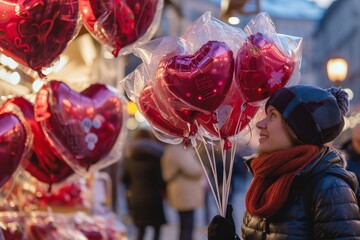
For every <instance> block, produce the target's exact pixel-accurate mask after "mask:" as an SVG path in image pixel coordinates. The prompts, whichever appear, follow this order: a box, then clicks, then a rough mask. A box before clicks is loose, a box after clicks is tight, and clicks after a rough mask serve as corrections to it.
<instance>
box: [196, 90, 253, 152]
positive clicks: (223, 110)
mask: <svg viewBox="0 0 360 240" xmlns="http://www.w3.org/2000/svg"><path fill="white" fill-rule="evenodd" d="M244 103H245V101H244V100H243V99H242V97H241V94H240V92H239V89H238V88H236V87H235V86H234V87H233V85H232V87H231V88H230V91H229V95H228V96H227V98H226V99H225V101H224V102H223V104H221V106H220V107H219V108H218V109H217V110H216V115H217V119H218V123H217V124H213V122H212V120H211V118H212V116H211V115H207V114H202V115H201V116H200V117H199V118H198V119H197V120H198V122H199V123H200V125H201V126H202V127H204V128H205V129H206V130H207V131H208V132H209V133H211V134H212V135H214V136H215V137H218V136H220V137H221V138H222V139H224V140H225V145H224V148H225V150H227V149H228V148H230V147H231V143H230V142H229V141H228V138H229V137H231V136H234V135H236V134H238V133H240V132H241V131H242V130H243V129H244V128H245V127H246V126H248V124H249V122H250V121H251V120H252V119H253V118H254V116H255V114H256V113H257V111H258V109H259V107H257V106H252V105H243V104H244Z"/></svg>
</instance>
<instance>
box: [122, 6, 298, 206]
mask: <svg viewBox="0 0 360 240" xmlns="http://www.w3.org/2000/svg"><path fill="white" fill-rule="evenodd" d="M300 44H301V38H298V37H294V36H287V35H281V34H277V33H276V31H275V29H274V25H273V23H272V21H271V19H270V18H269V16H268V15H267V14H265V13H262V14H259V15H258V16H257V17H256V18H255V19H254V20H253V21H251V22H250V24H248V26H246V28H245V31H243V30H242V29H239V28H235V27H231V26H229V25H227V24H225V23H223V22H221V21H219V20H217V19H215V18H213V17H211V15H210V13H209V12H207V13H205V14H204V15H203V16H201V17H200V18H199V19H198V20H196V21H195V22H194V23H193V24H192V25H191V26H190V27H189V29H188V30H187V31H186V32H185V33H184V34H183V35H182V36H181V37H163V38H158V39H155V40H153V41H150V42H148V43H145V44H143V45H139V46H137V47H136V48H135V50H134V51H135V54H136V55H137V56H138V57H140V58H141V59H142V60H143V63H142V64H141V65H140V66H139V67H138V68H137V69H136V70H135V71H134V72H132V73H131V74H129V75H128V76H127V77H126V78H125V79H124V80H123V81H122V82H121V85H123V86H124V87H125V90H126V92H127V95H128V96H129V98H130V99H131V100H132V101H134V102H135V103H137V105H138V107H139V109H140V111H141V112H142V114H143V115H144V116H145V118H146V119H147V120H148V122H149V123H150V124H151V126H152V128H153V130H154V133H155V135H156V136H157V137H158V138H159V139H160V140H162V141H164V142H167V143H171V144H178V143H180V142H182V141H183V142H184V145H185V147H188V146H190V144H191V145H192V146H193V147H195V148H196V149H198V147H199V144H203V145H205V146H209V145H210V146H211V145H214V144H213V141H220V142H221V145H222V148H223V150H222V151H223V156H224V158H223V161H224V165H225V161H226V156H225V155H226V154H230V156H231V157H230V158H228V159H230V161H233V159H234V154H235V149H236V146H235V145H236V143H237V140H238V139H239V138H240V137H242V136H245V135H246V133H248V132H249V131H250V129H251V125H252V122H253V121H252V120H253V119H254V117H255V115H256V113H257V112H258V109H259V107H260V106H262V105H263V103H264V101H265V100H266V99H267V98H268V97H270V96H271V95H272V94H273V93H274V92H275V91H276V90H278V89H280V88H282V87H284V86H285V85H290V84H296V83H297V82H298V81H299V79H300V77H299V75H300V70H299V67H300V61H301V53H300ZM206 149H208V148H206ZM198 155H199V158H200V154H198ZM207 155H208V158H209V159H208V161H210V165H211V166H212V168H213V167H214V166H215V163H214V161H215V159H213V155H212V154H211V152H208V154H207ZM200 160H201V162H203V163H204V161H203V160H202V159H200ZM204 165H208V164H204ZM230 166H232V163H230ZM205 172H206V171H205ZM215 172H216V169H213V173H215ZM229 175H231V168H230V173H229ZM224 181H226V182H228V181H229V179H225V180H224ZM209 182H210V181H209ZM224 185H225V186H226V188H228V187H229V184H224ZM218 191H219V190H217V192H218ZM223 191H225V192H228V190H223ZM214 192H215V191H214V190H213V193H214ZM214 195H215V194H214ZM221 195H223V196H226V195H227V194H225V195H224V194H221ZM217 196H220V194H217ZM218 198H219V197H218ZM218 198H217V200H218V206H219V210H220V211H221V212H222V213H224V212H225V208H226V200H223V199H222V200H219V199H218ZM225 198H227V197H225ZM220 202H221V203H220Z"/></svg>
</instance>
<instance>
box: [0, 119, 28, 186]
mask: <svg viewBox="0 0 360 240" xmlns="http://www.w3.org/2000/svg"><path fill="white" fill-rule="evenodd" d="M28 148H31V145H30V146H29V143H27V132H26V128H25V127H24V125H23V123H22V122H21V120H20V119H19V118H18V117H17V116H16V115H15V114H13V113H11V112H0V188H1V187H2V186H3V185H4V184H5V183H6V182H7V181H8V180H9V179H10V177H11V176H12V175H13V174H14V172H15V171H16V170H17V168H18V167H19V166H20V163H21V162H22V160H23V158H24V153H25V152H26V151H28V150H27V149H28Z"/></svg>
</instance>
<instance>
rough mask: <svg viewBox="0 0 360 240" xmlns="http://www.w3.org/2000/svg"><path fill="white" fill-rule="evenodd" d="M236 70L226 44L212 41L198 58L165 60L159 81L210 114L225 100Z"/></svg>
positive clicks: (182, 57) (196, 56) (183, 99)
mask: <svg viewBox="0 0 360 240" xmlns="http://www.w3.org/2000/svg"><path fill="white" fill-rule="evenodd" d="M233 69H234V59H233V53H232V51H231V50H230V49H229V47H228V46H227V45H226V43H224V42H217V41H209V42H207V43H206V44H204V45H203V46H202V47H201V48H200V49H199V50H198V51H197V52H196V53H195V54H194V55H185V56H173V57H171V58H170V59H166V58H165V59H163V61H162V62H161V63H160V65H159V68H158V72H157V79H158V81H160V82H161V84H162V85H163V86H165V87H166V88H167V89H168V91H169V92H171V93H172V94H173V95H174V96H175V97H177V98H178V99H180V100H181V101H183V102H184V103H186V104H188V105H189V106H191V107H192V108H194V109H197V110H199V111H203V112H208V113H210V112H213V111H215V109H216V108H218V107H219V106H220V104H221V103H222V102H223V100H224V99H225V96H226V93H227V91H228V90H229V87H230V85H231V81H232V76H233Z"/></svg>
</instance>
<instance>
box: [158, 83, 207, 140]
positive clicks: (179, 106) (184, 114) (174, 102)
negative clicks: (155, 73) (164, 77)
mask: <svg viewBox="0 0 360 240" xmlns="http://www.w3.org/2000/svg"><path fill="white" fill-rule="evenodd" d="M157 84H158V85H157V87H156V93H154V95H155V96H156V97H155V99H154V101H155V103H156V105H157V106H159V104H161V103H163V104H162V105H164V106H166V108H165V109H166V110H165V111H167V110H168V109H169V110H170V111H171V112H172V113H173V114H174V115H175V116H177V117H178V118H180V119H181V120H182V121H184V122H187V123H190V124H194V121H195V119H196V118H197V116H199V114H200V113H201V112H199V111H196V110H194V109H193V108H191V106H189V105H187V104H185V103H183V102H181V101H180V100H179V99H177V98H176V97H175V96H174V95H172V94H171V93H170V92H169V91H168V90H167V89H166V88H165V87H164V86H162V85H161V83H157ZM160 109H161V108H160ZM161 110H162V109H161ZM194 134H195V133H194Z"/></svg>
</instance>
